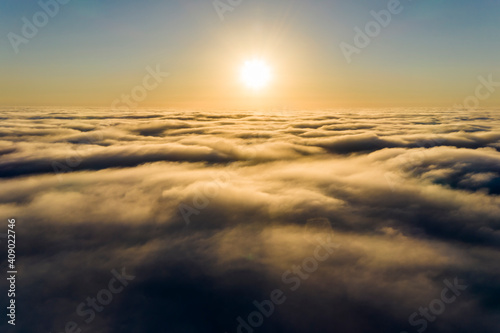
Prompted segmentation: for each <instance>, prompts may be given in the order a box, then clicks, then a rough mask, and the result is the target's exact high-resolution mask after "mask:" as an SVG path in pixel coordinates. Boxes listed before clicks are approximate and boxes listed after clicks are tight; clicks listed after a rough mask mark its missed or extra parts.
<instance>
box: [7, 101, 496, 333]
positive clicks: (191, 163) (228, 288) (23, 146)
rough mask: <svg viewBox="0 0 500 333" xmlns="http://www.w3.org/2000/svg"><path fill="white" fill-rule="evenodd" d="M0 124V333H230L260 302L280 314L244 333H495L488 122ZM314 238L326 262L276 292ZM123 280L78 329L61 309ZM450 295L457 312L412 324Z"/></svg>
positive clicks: (25, 115) (172, 119)
mask: <svg viewBox="0 0 500 333" xmlns="http://www.w3.org/2000/svg"><path fill="white" fill-rule="evenodd" d="M0 118H2V125H1V126H0V177H1V179H0V181H1V182H2V186H1V187H0V212H1V215H2V216H3V218H4V219H5V220H6V219H7V218H16V220H17V221H18V222H17V228H18V229H17V232H18V249H17V250H18V261H19V280H18V288H19V293H18V295H17V299H18V303H19V309H18V311H19V323H18V327H17V329H18V330H17V331H16V332H63V331H64V329H65V325H66V324H67V323H68V322H71V321H73V322H75V323H77V324H78V327H79V328H80V329H81V330H82V332H96V333H101V332H102V333H108V332H150V331H162V332H163V331H164V332H220V333H224V332H237V330H238V326H239V325H240V324H239V322H238V318H239V317H241V318H243V319H244V320H247V319H248V316H249V314H251V313H252V312H253V311H256V307H255V305H254V304H253V302H254V301H257V302H262V301H264V300H266V299H269V298H270V293H271V292H272V291H273V290H276V289H279V290H282V291H283V292H284V295H285V296H286V301H285V302H284V303H283V304H280V305H277V306H276V309H275V311H274V313H273V314H272V315H271V316H269V317H268V318H267V317H266V318H265V319H264V320H263V323H262V325H259V327H257V328H252V329H253V330H254V331H255V332H311V331H312V332H364V333H366V332H394V333H399V332H401V331H407V332H417V331H418V330H419V329H421V330H424V331H425V330H427V331H429V332H431V331H432V332H454V333H456V332H484V333H490V332H491V333H493V332H498V331H499V329H500V324H499V323H500V301H498V299H499V296H500V282H499V281H500V266H499V265H498V264H497V263H498V262H499V261H500V252H499V250H500V218H499V216H500V197H499V196H498V195H499V194H500V153H499V151H500V119H499V117H498V115H497V114H496V113H495V111H494V110H482V111H477V112H470V111H469V112H458V111H453V112H452V111H448V110H442V109H436V110H434V109H426V110H422V109H395V110H330V111H315V112H305V111H280V112H276V111H270V112H253V111H238V112H236V111H234V112H194V111H193V112H187V111H186V112H185V111H183V112H181V111H176V110H168V111H164V110H142V111H134V112H116V111H114V112H112V111H108V110H104V109H89V110H77V109H71V110H56V109H42V110H37V109H6V108H4V109H2V110H1V111H0ZM329 237H333V240H334V241H335V243H338V244H339V247H338V248H336V249H335V251H333V252H332V253H331V254H329V256H328V259H326V260H325V261H322V262H319V263H318V267H317V269H315V270H314V271H313V272H312V273H308V274H307V278H301V277H300V275H295V277H296V278H297V276H299V278H300V279H299V280H300V286H299V287H298V288H296V289H295V290H292V289H293V288H292V287H294V286H295V284H294V283H291V282H290V280H289V279H290V277H291V276H292V275H293V274H295V273H293V274H292V275H289V276H288V278H289V279H286V278H285V279H284V278H283V276H284V274H285V273H286V272H287V271H289V270H292V271H293V269H294V267H296V266H299V267H300V266H301V265H303V263H304V262H307V258H311V257H314V254H315V249H316V248H317V247H318V244H321V242H325V241H326V240H327V239H329ZM2 247H4V243H3V244H2ZM2 260H3V261H2V264H3V265H5V264H6V261H5V259H2ZM122 267H125V268H126V271H127V272H128V273H129V274H132V275H134V276H135V279H134V280H133V281H130V284H129V285H128V286H126V287H125V289H124V290H123V292H121V293H119V294H116V295H115V297H114V299H113V301H112V302H111V303H110V304H109V305H106V306H105V307H104V309H103V310H102V311H101V312H98V311H95V312H96V316H95V318H94V319H93V320H92V321H91V322H90V323H86V322H85V319H87V317H86V316H80V315H79V314H78V313H77V311H76V309H77V307H78V306H79V304H81V303H82V302H85V300H86V298H87V297H96V294H97V293H98V292H99V291H100V290H102V289H103V288H107V286H108V282H109V281H110V279H111V278H113V275H112V273H111V270H113V269H116V270H117V271H121V269H122ZM304 274H305V273H304ZM285 275H286V274H285ZM304 276H305V275H304ZM455 277H458V278H459V280H460V281H461V282H462V283H465V284H467V286H468V287H467V289H466V290H465V291H464V292H463V294H462V295H460V296H459V297H457V300H456V301H455V302H453V303H451V304H448V305H446V309H445V310H444V311H443V312H442V313H440V314H439V315H438V316H435V318H434V320H427V324H426V327H425V329H424V324H423V322H422V321H420V323H419V324H413V325H412V323H410V322H409V317H410V316H411V315H412V314H413V313H415V312H419V308H421V307H429V304H430V303H431V302H432V301H433V300H434V299H437V298H439V297H440V295H441V292H442V290H443V288H445V287H446V285H445V284H444V282H443V281H444V280H448V281H453V279H454V278H455ZM287 281H288V282H287ZM0 285H2V286H4V285H5V283H4V282H2V283H0ZM2 289H3V288H2ZM1 305H2V306H3V303H2V304H1ZM421 318H425V317H423V316H422V315H420V314H419V315H418V317H416V319H417V320H418V319H421ZM0 327H1V328H2V331H8V329H9V328H8V327H7V325H6V324H4V322H2V323H0ZM240 331H241V332H245V333H247V330H246V329H245V328H240Z"/></svg>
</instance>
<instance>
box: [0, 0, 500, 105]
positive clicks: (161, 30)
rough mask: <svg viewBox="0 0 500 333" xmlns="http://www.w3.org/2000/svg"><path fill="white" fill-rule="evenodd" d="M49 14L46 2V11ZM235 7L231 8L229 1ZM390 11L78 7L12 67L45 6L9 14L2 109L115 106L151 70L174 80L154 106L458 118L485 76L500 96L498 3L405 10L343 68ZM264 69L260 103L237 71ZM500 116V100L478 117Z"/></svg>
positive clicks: (345, 4)
mask: <svg viewBox="0 0 500 333" xmlns="http://www.w3.org/2000/svg"><path fill="white" fill-rule="evenodd" d="M44 1H46V0H44ZM224 2H226V1H224ZM387 4H388V1H378V0H377V1H373V0H358V1H347V0H343V1H333V0H332V1H326V0H308V1H298V0H287V1H285V0H265V1H264V0H243V1H242V2H241V4H240V5H239V6H237V7H236V8H234V10H233V11H232V12H226V13H225V20H224V21H221V20H220V18H219V15H218V14H217V12H216V10H215V9H214V6H213V4H212V2H211V1H210V0H204V1H199V0H198V1H195V0H182V1H181V0H178V1H159V0H147V1H131V0H110V1H95V0H87V1H78V0H73V1H70V2H69V3H68V4H66V5H61V7H60V10H59V13H58V14H57V15H55V17H53V18H50V20H49V22H48V24H47V25H46V26H44V27H42V28H40V29H39V31H38V33H37V35H36V36H35V37H33V38H32V39H30V40H29V42H28V43H27V44H22V45H20V46H19V53H18V54H16V53H15V52H14V50H13V48H12V46H11V43H10V42H9V39H8V34H9V33H10V32H13V33H16V34H18V35H21V29H22V26H23V22H22V18H23V17H27V18H28V19H29V20H30V21H32V17H33V15H34V14H35V13H37V12H38V11H40V7H39V5H38V4H37V1H23V2H21V1H14V0H5V1H2V2H1V3H0V31H1V34H2V38H1V39H0V64H1V66H0V90H1V93H0V105H60V106H66V105H67V106H71V105H83V106H105V107H107V106H110V105H111V104H112V103H113V101H114V100H115V99H116V98H119V97H120V96H121V95H122V94H124V93H130V91H131V90H132V88H134V87H135V86H137V85H140V84H141V83H142V80H143V77H144V76H145V75H147V74H148V72H147V70H146V68H147V67H148V66H149V67H151V68H155V67H157V66H160V68H161V69H162V70H163V71H165V72H169V73H170V76H169V77H168V78H165V80H164V81H163V82H162V83H161V84H160V85H159V86H158V88H156V89H154V90H153V91H151V92H149V93H148V95H147V98H146V99H145V100H144V101H142V102H140V103H138V104H139V105H138V106H140V107H148V106H160V107H169V106H186V107H206V106H210V107H212V106H213V107H224V106H228V107H229V106H231V107H232V106H238V107H253V106H311V107H316V106H322V107H324V106H328V107H351V106H453V105H454V104H457V103H462V102H463V100H464V99H465V98H466V97H467V96H469V95H473V94H474V92H475V89H476V87H477V85H478V84H479V81H478V76H483V77H488V76H489V75H492V76H493V79H494V80H495V81H499V82H500V70H499V69H500V64H499V62H500V61H499V58H498V55H499V54H500V43H499V39H498V38H499V37H498V36H500V21H499V20H498V18H499V17H500V2H498V1H496V0H481V1H465V0H442V1H433V0H420V1H417V0H413V1H410V0H403V1H401V5H402V6H403V10H402V12H401V13H400V14H398V15H395V16H394V17H393V19H392V21H391V22H390V24H389V25H388V27H386V28H382V30H381V33H380V34H379V35H378V36H376V37H374V38H373V40H372V42H371V44H370V45H369V46H368V47H366V48H364V49H362V50H361V52H360V54H354V55H353V57H352V62H351V63H350V64H348V63H347V61H346V59H345V58H344V55H343V53H342V51H341V48H340V47H339V45H340V43H341V42H346V43H349V44H354V42H353V40H354V35H355V32H354V28H355V27H356V26H359V27H361V28H364V26H365V24H366V23H367V22H369V21H371V20H373V18H372V16H371V15H370V11H372V10H375V11H379V10H382V9H385V8H387ZM254 56H259V57H262V58H264V59H266V61H267V62H268V64H269V65H270V66H272V67H273V70H274V80H273V82H272V84H271V85H270V86H269V87H268V88H267V89H266V90H264V91H262V92H260V93H258V94H256V93H252V92H251V91H249V90H248V89H247V88H246V87H244V86H243V85H242V84H241V82H239V79H238V71H239V69H240V67H241V66H242V64H243V63H244V61H245V60H246V59H249V58H252V57H254ZM498 105H500V92H498V93H495V92H494V93H493V94H492V95H491V97H489V98H488V99H487V100H484V101H481V106H485V107H486V106H498Z"/></svg>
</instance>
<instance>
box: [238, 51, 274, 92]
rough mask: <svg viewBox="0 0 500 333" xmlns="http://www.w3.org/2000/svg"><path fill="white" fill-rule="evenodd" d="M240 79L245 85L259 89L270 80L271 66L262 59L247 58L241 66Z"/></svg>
mask: <svg viewBox="0 0 500 333" xmlns="http://www.w3.org/2000/svg"><path fill="white" fill-rule="evenodd" d="M241 80H242V81H243V83H244V84H246V85H247V87H249V88H251V89H253V90H260V89H262V88H265V87H266V86H267V85H268V84H269V82H270V81H271V68H270V67H269V66H268V65H267V64H266V63H265V62H264V61H263V60H260V59H252V60H248V61H246V62H245V64H244V65H243V67H242V68H241Z"/></svg>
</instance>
